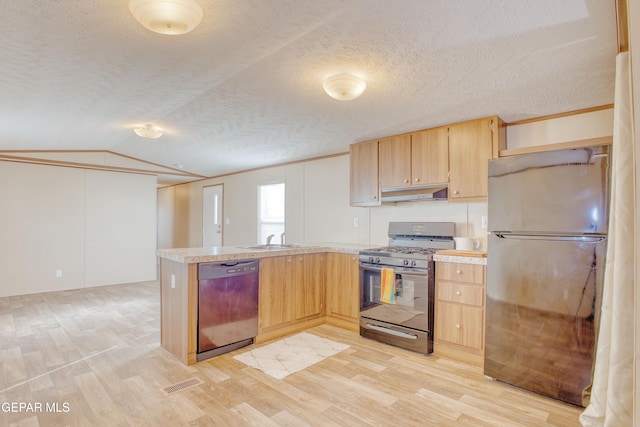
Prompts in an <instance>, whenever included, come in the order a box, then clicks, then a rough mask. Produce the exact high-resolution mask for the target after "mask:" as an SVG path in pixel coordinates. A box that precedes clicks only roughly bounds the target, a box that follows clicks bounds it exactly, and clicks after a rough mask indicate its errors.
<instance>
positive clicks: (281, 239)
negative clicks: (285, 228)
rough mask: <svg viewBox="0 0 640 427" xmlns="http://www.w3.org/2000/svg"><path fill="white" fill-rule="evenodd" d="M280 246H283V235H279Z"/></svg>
mask: <svg viewBox="0 0 640 427" xmlns="http://www.w3.org/2000/svg"><path fill="white" fill-rule="evenodd" d="M280 244H281V245H284V233H282V234H281V235H280Z"/></svg>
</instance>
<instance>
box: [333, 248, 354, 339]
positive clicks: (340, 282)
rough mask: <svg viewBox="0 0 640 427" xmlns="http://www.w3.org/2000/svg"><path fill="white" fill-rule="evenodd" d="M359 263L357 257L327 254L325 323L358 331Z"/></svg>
mask: <svg viewBox="0 0 640 427" xmlns="http://www.w3.org/2000/svg"><path fill="white" fill-rule="evenodd" d="M359 268H360V263H359V260H358V256H357V255H353V254H341V253H329V254H327V270H326V289H327V310H326V315H327V319H326V320H327V323H329V324H333V325H336V326H340V327H343V328H346V329H349V330H352V331H356V332H357V331H358V330H359V319H360V285H359V277H360V276H359V274H360V270H359Z"/></svg>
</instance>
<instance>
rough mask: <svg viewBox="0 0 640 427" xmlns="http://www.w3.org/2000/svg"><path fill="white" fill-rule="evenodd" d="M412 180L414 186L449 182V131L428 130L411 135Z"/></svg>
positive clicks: (444, 129)
mask: <svg viewBox="0 0 640 427" xmlns="http://www.w3.org/2000/svg"><path fill="white" fill-rule="evenodd" d="M411 179H412V180H413V185H414V186H420V185H433V184H446V183H447V182H448V181H449V129H448V128H446V127H442V128H435V129H427V130H425V131H422V132H416V133H412V134H411Z"/></svg>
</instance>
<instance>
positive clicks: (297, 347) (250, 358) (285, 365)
mask: <svg viewBox="0 0 640 427" xmlns="http://www.w3.org/2000/svg"><path fill="white" fill-rule="evenodd" d="M347 348H349V346H348V345H346V344H341V343H339V342H335V341H331V340H328V339H326V338H321V337H318V336H316V335H312V334H308V333H306V332H302V333H299V334H297V335H292V336H290V337H287V338H283V339H281V340H279V341H276V342H273V343H271V344H267V345H265V346H264V347H258V348H256V349H254V350H251V351H247V352H245V353H242V354H238V355H236V356H233V358H234V359H236V360H239V361H240V362H242V363H244V364H246V365H249V366H251V367H253V368H256V369H260V370H261V371H263V372H264V373H266V374H268V375H271V376H272V377H274V378H277V379H282V378H284V377H286V376H288V375H291V374H293V373H295V372H298V371H300V370H302V369H305V368H308V367H309V366H311V365H313V364H315V363H318V362H320V361H321V360H323V359H326V358H327V357H329V356H333V355H334V354H337V353H340V352H341V351H343V350H345V349H347Z"/></svg>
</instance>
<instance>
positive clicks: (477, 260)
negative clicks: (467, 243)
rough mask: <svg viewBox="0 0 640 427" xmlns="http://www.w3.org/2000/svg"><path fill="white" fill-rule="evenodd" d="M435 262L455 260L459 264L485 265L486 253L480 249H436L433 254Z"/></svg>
mask: <svg viewBox="0 0 640 427" xmlns="http://www.w3.org/2000/svg"><path fill="white" fill-rule="evenodd" d="M433 260H434V261H436V262H455V263H459V264H475V265H487V253H486V252H481V251H459V253H458V251H455V250H447V251H438V252H436V253H435V255H434V256H433Z"/></svg>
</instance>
